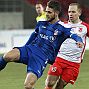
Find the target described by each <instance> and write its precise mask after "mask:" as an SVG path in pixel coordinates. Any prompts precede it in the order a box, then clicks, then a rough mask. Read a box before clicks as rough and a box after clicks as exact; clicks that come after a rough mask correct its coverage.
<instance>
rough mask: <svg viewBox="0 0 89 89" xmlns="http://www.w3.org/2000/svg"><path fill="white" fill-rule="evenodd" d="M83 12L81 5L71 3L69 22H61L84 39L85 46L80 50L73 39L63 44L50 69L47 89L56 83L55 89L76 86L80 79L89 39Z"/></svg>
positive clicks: (87, 26) (88, 29) (50, 88)
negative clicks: (69, 84) (81, 16)
mask: <svg viewBox="0 0 89 89" xmlns="http://www.w3.org/2000/svg"><path fill="white" fill-rule="evenodd" d="M81 12H82V10H81V7H80V4H78V3H71V4H70V5H69V9H68V16H69V21H68V22H61V24H62V25H64V26H65V27H71V28H72V32H73V33H76V34H77V35H79V36H80V37H81V38H82V39H83V43H84V46H83V47H82V48H79V47H78V46H77V45H76V42H75V41H74V40H73V39H71V38H68V39H66V40H65V41H64V42H63V43H62V45H61V47H60V50H59V52H58V55H57V57H56V60H55V62H54V63H53V65H52V66H50V68H49V71H48V76H47V79H46V83H45V84H46V87H45V89H52V87H53V86H54V84H55V83H56V82H57V85H56V87H55V89H63V88H64V86H65V85H67V84H68V83H71V84H74V83H75V81H76V79H77V77H78V74H79V68H80V64H81V61H82V59H83V54H84V52H85V46H86V36H87V37H89V25H88V24H87V23H85V22H83V21H81V20H80V18H79V17H80V15H81ZM59 78H60V79H59Z"/></svg>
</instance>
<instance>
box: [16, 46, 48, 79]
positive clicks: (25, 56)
mask: <svg viewBox="0 0 89 89" xmlns="http://www.w3.org/2000/svg"><path fill="white" fill-rule="evenodd" d="M16 48H18V49H19V50H20V59H19V61H18V62H19V63H23V64H26V65H27V72H28V73H29V72H33V73H34V74H36V75H37V77H38V78H39V77H41V75H42V74H43V71H44V69H45V67H46V65H47V61H48V59H47V57H46V56H45V55H44V54H43V53H42V52H41V51H40V50H39V48H36V47H34V46H31V47H26V46H23V47H16Z"/></svg>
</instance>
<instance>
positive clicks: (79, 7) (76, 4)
mask: <svg viewBox="0 0 89 89" xmlns="http://www.w3.org/2000/svg"><path fill="white" fill-rule="evenodd" d="M74 5H75V6H77V8H78V10H79V11H80V12H82V8H81V5H80V4H79V3H71V4H70V5H69V6H74Z"/></svg>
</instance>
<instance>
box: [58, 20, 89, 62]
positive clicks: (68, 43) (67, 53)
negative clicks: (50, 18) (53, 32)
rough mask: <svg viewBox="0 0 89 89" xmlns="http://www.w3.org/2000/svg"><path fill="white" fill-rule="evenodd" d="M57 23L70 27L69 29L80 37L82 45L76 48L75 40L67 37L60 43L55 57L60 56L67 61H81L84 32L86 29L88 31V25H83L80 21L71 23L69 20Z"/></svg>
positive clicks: (83, 50) (84, 39)
mask: <svg viewBox="0 0 89 89" xmlns="http://www.w3.org/2000/svg"><path fill="white" fill-rule="evenodd" d="M59 24H61V25H62V26H64V27H67V28H72V29H71V31H72V32H73V33H74V34H77V35H78V36H80V37H81V38H82V40H83V43H84V47H83V48H78V47H77V45H76V41H75V40H73V39H71V38H67V39H66V40H65V41H64V42H63V43H62V45H61V47H60V50H59V52H58V55H57V57H61V58H63V59H65V60H67V61H71V62H76V63H81V59H83V55H84V52H85V45H86V34H87V31H89V29H88V30H87V28H88V27H86V25H84V24H83V22H82V21H81V22H79V23H77V24H72V23H70V22H67V23H65V22H59ZM88 33H89V32H88Z"/></svg>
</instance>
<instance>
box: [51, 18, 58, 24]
mask: <svg viewBox="0 0 89 89" xmlns="http://www.w3.org/2000/svg"><path fill="white" fill-rule="evenodd" d="M57 21H59V18H58V17H56V18H55V19H53V20H52V21H50V23H51V24H54V23H56V22H57Z"/></svg>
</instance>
